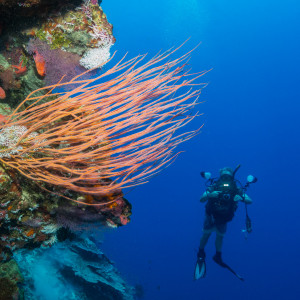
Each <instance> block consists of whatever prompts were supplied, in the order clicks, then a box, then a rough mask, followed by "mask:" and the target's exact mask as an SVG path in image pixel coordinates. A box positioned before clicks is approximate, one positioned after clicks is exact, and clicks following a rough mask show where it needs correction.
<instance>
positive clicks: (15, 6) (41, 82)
mask: <svg viewBox="0 0 300 300" xmlns="http://www.w3.org/2000/svg"><path fill="white" fill-rule="evenodd" d="M0 8H1V9H0V20H3V21H0V44H2V45H4V46H3V47H0V99H2V100H4V101H5V102H6V103H9V104H10V105H12V106H15V105H17V104H18V102H19V101H20V99H24V98H25V97H26V96H27V95H28V94H29V93H30V92H31V91H32V90H34V89H38V88H40V87H43V86H45V85H52V84H55V83H57V82H58V81H60V80H61V79H62V77H64V79H63V80H65V81H68V80H70V79H71V78H72V77H74V76H75V75H77V74H80V73H81V72H83V71H84V70H85V69H89V68H93V67H97V66H103V65H104V64H105V63H106V62H107V60H108V59H109V58H110V48H111V46H112V45H113V44H114V42H115V38H114V37H113V35H112V25H111V24H110V23H108V21H107V18H106V15H105V14H104V12H103V10H102V9H101V7H100V6H99V4H98V2H97V1H91V0H84V1H83V0H82V1H75V0H69V1H64V3H63V4H62V2H61V1H55V0H52V1H50V0H40V1H12V2H8V1H1V0H0ZM8 20H10V22H9V21H8Z"/></svg>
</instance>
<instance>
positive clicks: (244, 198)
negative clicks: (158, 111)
mask: <svg viewBox="0 0 300 300" xmlns="http://www.w3.org/2000/svg"><path fill="white" fill-rule="evenodd" d="M234 201H236V202H238V201H241V202H245V203H246V204H251V203H252V199H251V198H250V197H249V196H248V195H247V194H244V195H243V196H240V195H235V196H234Z"/></svg>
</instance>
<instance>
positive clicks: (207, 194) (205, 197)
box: [200, 191, 221, 202]
mask: <svg viewBox="0 0 300 300" xmlns="http://www.w3.org/2000/svg"><path fill="white" fill-rule="evenodd" d="M220 193H221V192H219V191H213V192H209V191H205V192H204V193H203V195H202V197H201V198H200V202H206V201H207V200H208V199H209V198H217V197H218V196H219V194H220Z"/></svg>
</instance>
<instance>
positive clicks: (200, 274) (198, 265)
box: [194, 258, 206, 280]
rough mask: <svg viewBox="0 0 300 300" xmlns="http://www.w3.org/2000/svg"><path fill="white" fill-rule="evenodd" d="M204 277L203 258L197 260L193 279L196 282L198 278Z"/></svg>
mask: <svg viewBox="0 0 300 300" xmlns="http://www.w3.org/2000/svg"><path fill="white" fill-rule="evenodd" d="M205 275H206V264H205V259H204V258H198V259H197V263H196V267H195V272H194V279H195V280H198V279H200V278H204V277H205Z"/></svg>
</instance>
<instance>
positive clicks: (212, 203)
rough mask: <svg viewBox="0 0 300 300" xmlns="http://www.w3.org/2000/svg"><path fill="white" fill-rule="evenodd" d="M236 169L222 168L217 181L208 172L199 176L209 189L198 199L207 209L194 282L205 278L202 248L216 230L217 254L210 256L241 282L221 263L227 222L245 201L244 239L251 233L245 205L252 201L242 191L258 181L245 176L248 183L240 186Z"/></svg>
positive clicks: (252, 177)
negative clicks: (239, 203) (236, 176)
mask: <svg viewBox="0 0 300 300" xmlns="http://www.w3.org/2000/svg"><path fill="white" fill-rule="evenodd" d="M239 168H240V165H238V166H237V168H236V169H235V170H233V169H231V168H228V167H226V168H223V169H221V170H220V177H219V178H211V174H210V173H208V172H201V176H202V177H203V178H205V179H207V182H208V187H207V189H206V191H205V192H204V194H203V195H202V197H201V198H200V202H202V203H204V202H206V206H205V220H204V225H203V235H202V237H201V239H200V246H199V251H198V254H197V263H196V268H195V273H194V278H195V279H199V278H204V277H205V275H206V265H205V257H206V255H205V251H204V248H205V246H206V244H207V242H208V240H209V237H210V235H211V233H212V232H213V231H215V232H216V239H215V247H216V254H215V255H214V256H213V260H214V261H215V262H216V263H217V264H218V265H220V266H221V267H223V268H226V269H228V270H229V271H230V272H232V273H233V274H234V275H235V276H237V277H238V278H239V279H240V280H242V281H243V280H244V279H243V278H242V277H241V276H240V275H239V274H237V273H236V272H235V271H234V270H233V269H231V267H229V266H228V265H227V264H226V263H224V262H223V260H222V255H221V254H222V244H223V238H224V235H225V233H226V229H227V223H228V222H230V221H231V220H232V219H233V217H234V213H235V211H236V210H237V207H238V202H244V203H245V207H246V229H245V230H244V232H245V234H246V235H245V236H246V237H247V233H250V232H251V231H252V228H251V220H250V218H249V216H248V212H247V204H251V203H252V200H251V198H250V197H249V196H248V195H247V194H246V193H245V192H246V189H247V188H248V186H249V184H250V183H254V182H256V181H257V178H255V177H254V176H252V175H249V176H248V177H247V181H248V182H247V184H246V185H245V186H242V184H241V183H240V182H239V181H238V180H236V179H235V178H234V176H235V173H236V172H237V170H238V169H239ZM237 183H239V185H240V187H238V186H237Z"/></svg>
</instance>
